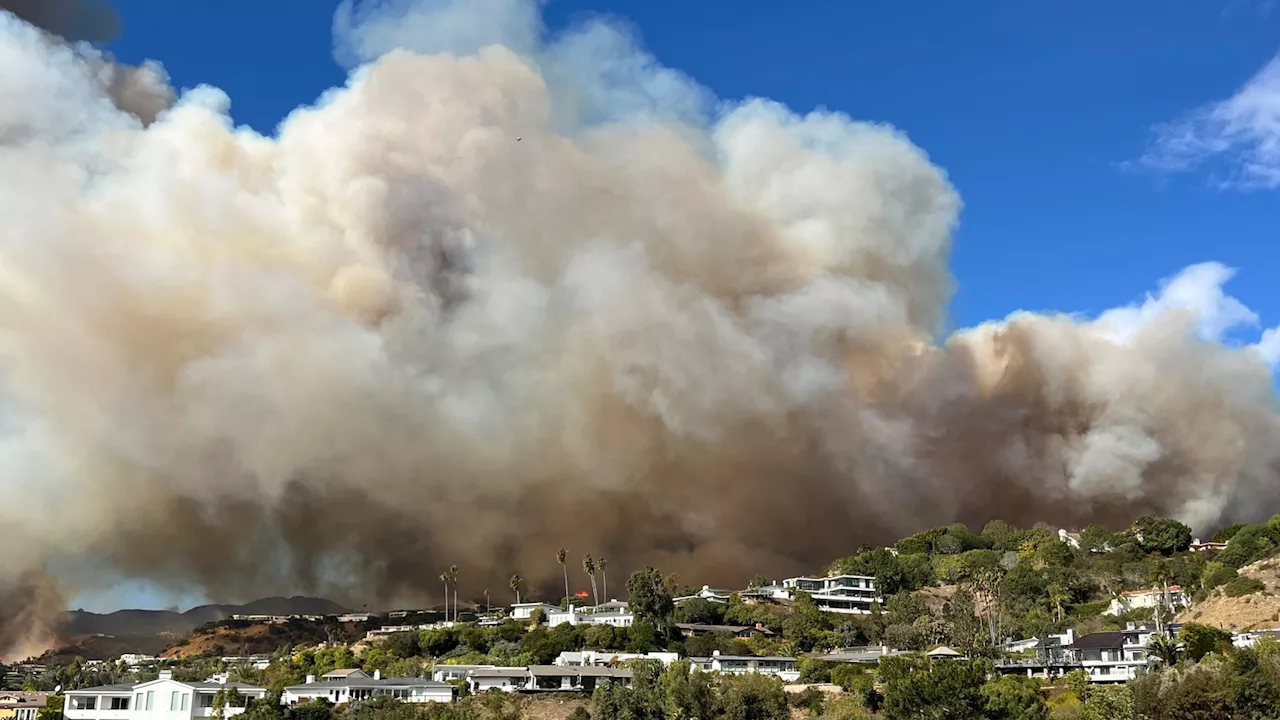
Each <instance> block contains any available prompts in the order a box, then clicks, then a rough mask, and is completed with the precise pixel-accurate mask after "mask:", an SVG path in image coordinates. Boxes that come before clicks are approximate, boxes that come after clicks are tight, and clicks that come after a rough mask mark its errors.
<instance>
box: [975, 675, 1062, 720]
mask: <svg viewBox="0 0 1280 720" xmlns="http://www.w3.org/2000/svg"><path fill="white" fill-rule="evenodd" d="M982 695H983V697H984V698H985V699H986V713H987V714H986V718H987V720H1045V718H1047V717H1048V716H1049V707H1048V705H1046V704H1045V701H1044V696H1043V695H1041V694H1040V687H1039V684H1038V683H1037V682H1036V681H1035V680H1032V679H1031V678H1026V677H1022V676H1020V675H1006V676H1003V677H1000V678H997V679H995V680H991V681H989V682H987V683H986V684H985V685H983V686H982Z"/></svg>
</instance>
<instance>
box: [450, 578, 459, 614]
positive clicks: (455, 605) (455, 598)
mask: <svg viewBox="0 0 1280 720" xmlns="http://www.w3.org/2000/svg"><path fill="white" fill-rule="evenodd" d="M449 580H451V581H452V582H453V621H454V622H458V566H457V565H450V566H449Z"/></svg>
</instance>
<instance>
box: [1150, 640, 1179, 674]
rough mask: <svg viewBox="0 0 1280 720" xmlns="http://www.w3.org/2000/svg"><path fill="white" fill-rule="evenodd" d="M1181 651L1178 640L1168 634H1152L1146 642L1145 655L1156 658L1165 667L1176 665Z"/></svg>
mask: <svg viewBox="0 0 1280 720" xmlns="http://www.w3.org/2000/svg"><path fill="white" fill-rule="evenodd" d="M1181 652H1182V649H1181V648H1180V647H1178V641H1177V640H1175V639H1173V638H1171V637H1169V636H1168V635H1154V636H1152V638H1151V640H1149V641H1148V642H1147V657H1153V658H1156V659H1158V660H1159V661H1160V662H1161V664H1163V665H1164V666H1165V667H1171V666H1173V665H1176V664H1177V662H1178V655H1179V654H1181Z"/></svg>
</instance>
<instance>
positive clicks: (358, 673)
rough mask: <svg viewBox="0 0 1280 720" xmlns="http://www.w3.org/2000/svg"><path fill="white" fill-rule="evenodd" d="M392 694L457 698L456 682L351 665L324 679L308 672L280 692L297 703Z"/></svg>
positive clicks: (410, 699) (283, 699)
mask: <svg viewBox="0 0 1280 720" xmlns="http://www.w3.org/2000/svg"><path fill="white" fill-rule="evenodd" d="M375 697H390V698H395V699H396V700H400V701H401V702H407V703H428V702H438V703H447V702H453V686H452V685H449V684H448V683H443V682H436V681H435V680H424V679H422V678H384V677H382V673H381V672H380V671H378V670H374V671H373V677H370V676H369V675H367V674H366V673H365V672H364V671H363V670H356V669H347V670H335V671H333V672H331V673H326V674H325V675H324V676H323V677H321V679H320V680H316V678H315V676H314V675H308V676H307V682H306V683H305V684H302V685H290V686H289V687H286V688H285V689H284V692H283V693H282V694H281V695H280V703H281V704H283V705H294V704H296V703H305V702H311V701H313V700H327V701H329V702H331V703H333V704H334V705H342V704H344V703H349V702H359V701H361V700H370V699H372V698H375Z"/></svg>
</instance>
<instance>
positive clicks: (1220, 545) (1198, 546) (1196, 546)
mask: <svg viewBox="0 0 1280 720" xmlns="http://www.w3.org/2000/svg"><path fill="white" fill-rule="evenodd" d="M1189 549H1190V550H1191V552H1219V551H1222V550H1226V549H1227V544H1226V543H1224V542H1214V541H1213V540H1208V541H1204V542H1202V541H1201V540H1200V538H1196V539H1195V540H1192V541H1191V547H1190V548H1189Z"/></svg>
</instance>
